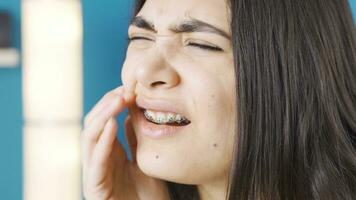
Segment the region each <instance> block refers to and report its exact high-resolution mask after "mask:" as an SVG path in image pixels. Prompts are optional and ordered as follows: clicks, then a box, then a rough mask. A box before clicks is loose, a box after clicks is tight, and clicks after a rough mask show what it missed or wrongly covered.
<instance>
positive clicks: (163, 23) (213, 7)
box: [138, 0, 230, 32]
mask: <svg viewBox="0 0 356 200" xmlns="http://www.w3.org/2000/svg"><path fill="white" fill-rule="evenodd" d="M226 1H227V0H147V1H146V3H145V4H144V6H143V8H142V9H141V10H140V12H139V13H138V16H143V17H145V18H146V19H148V20H149V21H151V22H153V24H154V25H155V27H157V28H163V27H169V26H171V25H172V24H177V23H179V22H180V21H183V20H187V19H191V18H194V19H198V20H201V21H204V22H206V23H209V24H211V25H214V26H216V27H219V28H221V29H222V30H224V31H226V32H230V30H229V19H230V16H229V14H228V13H229V12H228V11H229V7H228V5H227V2H226Z"/></svg>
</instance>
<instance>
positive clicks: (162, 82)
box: [136, 55, 180, 90]
mask: <svg viewBox="0 0 356 200" xmlns="http://www.w3.org/2000/svg"><path fill="white" fill-rule="evenodd" d="M136 79H137V82H138V83H140V84H141V85H142V86H144V87H145V88H146V89H149V90H153V89H170V88H173V87H175V86H177V85H178V84H179V82H180V78H179V75H178V73H177V71H176V70H175V69H174V67H173V66H171V65H170V64H169V63H168V62H167V60H166V59H165V58H163V57H161V56H159V55H152V56H150V57H149V56H147V57H146V60H145V62H144V65H143V66H139V67H137V69H136Z"/></svg>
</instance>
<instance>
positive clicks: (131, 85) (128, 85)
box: [124, 78, 137, 102]
mask: <svg viewBox="0 0 356 200" xmlns="http://www.w3.org/2000/svg"><path fill="white" fill-rule="evenodd" d="M136 84H137V81H136V80H135V79H134V78H131V79H128V80H126V81H125V84H124V88H125V89H124V96H125V100H126V101H127V102H131V101H133V100H134V97H135V88H136Z"/></svg>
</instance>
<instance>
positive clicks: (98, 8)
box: [0, 0, 356, 200]
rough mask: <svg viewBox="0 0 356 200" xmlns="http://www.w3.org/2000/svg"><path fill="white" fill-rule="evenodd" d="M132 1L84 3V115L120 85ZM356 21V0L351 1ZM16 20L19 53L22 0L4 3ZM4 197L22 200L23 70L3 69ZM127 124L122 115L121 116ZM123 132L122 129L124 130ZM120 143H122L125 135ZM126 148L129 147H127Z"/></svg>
mask: <svg viewBox="0 0 356 200" xmlns="http://www.w3.org/2000/svg"><path fill="white" fill-rule="evenodd" d="M131 1H132V0H110V1H82V2H83V10H84V12H83V13H84V32H85V33H84V66H85V68H84V111H85V113H87V112H88V111H89V110H90V108H91V107H92V106H93V105H94V104H95V103H96V102H97V101H98V100H99V99H100V98H101V96H102V95H104V94H105V93H106V92H107V91H108V90H111V89H113V88H115V87H117V86H118V85H120V84H121V81H120V68H121V65H122V62H123V59H124V55H125V51H126V37H127V36H126V35H127V25H128V24H127V23H128V20H129V18H130V14H129V13H130V9H131V7H132V2H131ZM350 3H351V7H352V9H353V10H354V17H355V20H356V0H350ZM4 9H5V10H9V11H10V12H11V14H12V17H13V18H14V22H15V26H14V29H13V34H14V46H15V47H17V48H19V49H20V0H0V10H4ZM0 94H1V95H0V138H1V140H0V159H1V161H0V199H4V200H5V199H6V200H20V199H22V100H21V99H22V95H21V68H20V67H18V68H16V69H1V68H0ZM119 121H121V122H122V121H123V117H122V116H121V117H120V118H119ZM120 132H121V133H122V131H120ZM119 137H120V140H121V141H123V135H122V134H121V135H120V136H119ZM124 145H125V147H127V144H124Z"/></svg>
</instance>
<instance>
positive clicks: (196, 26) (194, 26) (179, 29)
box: [131, 16, 230, 40]
mask: <svg viewBox="0 0 356 200" xmlns="http://www.w3.org/2000/svg"><path fill="white" fill-rule="evenodd" d="M131 25H132V26H136V27H138V28H142V29H146V30H148V31H152V32H155V33H157V30H156V28H155V26H154V24H153V23H152V22H150V21H148V20H146V19H145V18H143V17H142V16H136V17H135V18H133V20H132V21H131ZM170 30H171V31H173V32H175V33H192V32H207V33H214V34H218V35H220V36H223V37H225V38H227V39H229V40H230V35H229V34H228V33H226V32H225V31H223V30H221V29H219V28H217V27H215V26H213V25H211V24H208V23H206V22H203V21H200V20H197V19H191V20H187V21H183V22H182V23H181V24H179V25H178V26H176V27H171V28H170Z"/></svg>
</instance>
